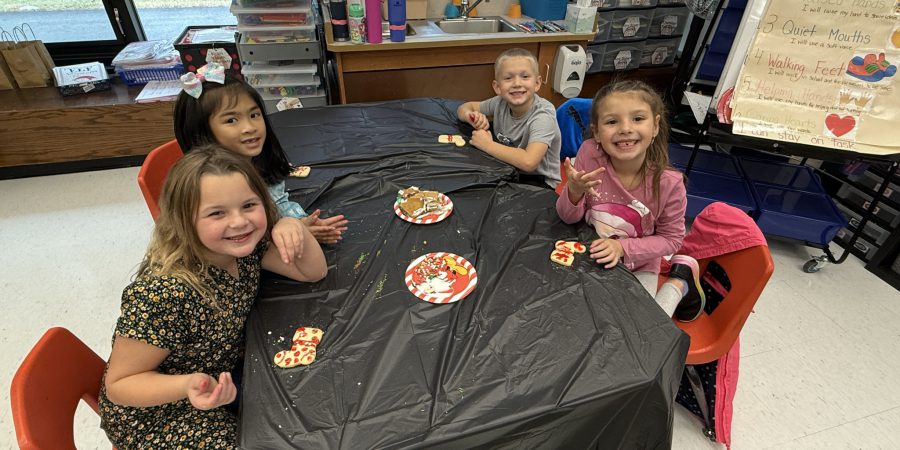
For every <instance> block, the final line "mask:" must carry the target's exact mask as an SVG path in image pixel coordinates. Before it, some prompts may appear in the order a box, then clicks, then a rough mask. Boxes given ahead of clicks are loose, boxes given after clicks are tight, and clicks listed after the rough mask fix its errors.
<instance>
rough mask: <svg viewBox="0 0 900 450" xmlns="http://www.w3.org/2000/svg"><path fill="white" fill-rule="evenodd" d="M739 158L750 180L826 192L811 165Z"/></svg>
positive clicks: (816, 192)
mask: <svg viewBox="0 0 900 450" xmlns="http://www.w3.org/2000/svg"><path fill="white" fill-rule="evenodd" d="M739 160H740V164H741V168H742V169H743V170H744V174H745V175H746V176H747V179H748V180H749V181H750V182H759V183H766V184H772V185H775V186H783V187H786V188H791V189H796V190H800V191H806V192H812V193H814V194H825V189H824V188H822V182H821V181H820V180H819V177H818V176H817V175H816V174H815V173H814V172H813V170H812V169H811V168H809V167H806V166H800V165H797V164H786V163H780V162H776V161H768V160H764V159H753V158H743V157H742V158H739Z"/></svg>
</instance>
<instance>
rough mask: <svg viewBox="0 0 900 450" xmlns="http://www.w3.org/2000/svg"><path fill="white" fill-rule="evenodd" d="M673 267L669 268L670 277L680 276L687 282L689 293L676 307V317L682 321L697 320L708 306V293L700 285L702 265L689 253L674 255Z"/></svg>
mask: <svg viewBox="0 0 900 450" xmlns="http://www.w3.org/2000/svg"><path fill="white" fill-rule="evenodd" d="M671 262H672V267H671V268H670V269H669V277H675V278H680V279H682V280H684V282H685V283H687V287H688V290H687V293H686V294H684V297H682V298H681V301H680V302H678V306H676V307H675V318H676V319H678V320H679V321H681V322H691V321H694V320H697V318H698V317H700V314H702V313H703V307H704V306H706V294H704V293H703V288H702V287H700V265H699V264H697V260H696V259H694V258H691V257H690V256H687V255H675V256H673V257H672V260H671Z"/></svg>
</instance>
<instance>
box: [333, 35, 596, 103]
mask: <svg viewBox="0 0 900 450" xmlns="http://www.w3.org/2000/svg"><path fill="white" fill-rule="evenodd" d="M564 44H576V45H578V44H584V42H580V41H573V42H529V43H497V44H484V45H468V46H442V47H431V48H410V49H392V50H372V51H357V52H337V53H335V55H336V60H337V68H338V85H339V88H340V100H341V103H360V102H372V101H383V100H396V99H403V98H414V97H444V98H453V99H459V100H484V99H486V98H489V97H492V96H493V95H494V90H493V88H492V87H491V82H492V81H493V80H494V60H495V59H496V58H497V56H498V55H500V53H502V52H503V51H504V50H507V49H509V48H511V47H521V48H524V49H526V50H528V51H530V52H531V53H532V54H534V55H536V56H537V59H538V65H539V68H540V71H541V73H540V75H541V77H543V80H544V84H543V85H542V86H541V89H540V91H538V95H540V96H541V97H543V98H546V99H548V100H550V102H552V103H553V104H554V105H557V106H558V105H559V104H561V103H562V102H563V101H565V100H566V99H565V98H564V97H562V96H561V95H560V94H558V93H556V92H553V89H552V88H551V87H550V84H549V83H548V82H547V81H548V76H549V74H551V73H552V71H553V63H554V59H555V58H556V50H557V49H558V48H559V46H560V45H564Z"/></svg>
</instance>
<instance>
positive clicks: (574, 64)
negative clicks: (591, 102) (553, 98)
mask: <svg viewBox="0 0 900 450" xmlns="http://www.w3.org/2000/svg"><path fill="white" fill-rule="evenodd" d="M586 66H587V54H585V52H584V49H583V48H581V46H580V45H561V46H559V50H558V51H557V52H556V62H555V63H554V69H553V83H552V86H553V90H554V91H556V92H559V93H560V94H562V96H563V97H565V98H575V97H577V96H578V93H579V92H581V86H582V84H584V73H585V70H586V68H587V67H586Z"/></svg>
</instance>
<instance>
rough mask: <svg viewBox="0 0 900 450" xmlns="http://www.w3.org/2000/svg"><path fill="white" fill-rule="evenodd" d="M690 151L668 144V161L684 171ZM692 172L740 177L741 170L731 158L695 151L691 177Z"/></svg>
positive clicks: (724, 155)
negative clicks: (700, 171) (698, 171)
mask: <svg viewBox="0 0 900 450" xmlns="http://www.w3.org/2000/svg"><path fill="white" fill-rule="evenodd" d="M692 151H693V149H692V148H690V147H684V146H682V145H678V144H669V161H671V163H672V165H674V166H679V167H682V171H684V169H683V168H685V167H687V165H688V161H690V159H691V152H692ZM694 170H702V171H704V172H709V173H713V174H719V175H727V176H730V177H737V178H740V177H741V170H740V168H738V163H737V160H736V159H735V158H734V157H733V156H731V155H729V154H726V153H717V152H712V151H709V150H697V157H696V158H694V165H693V166H692V167H691V176H693V175H694ZM748 192H749V191H748Z"/></svg>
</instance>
